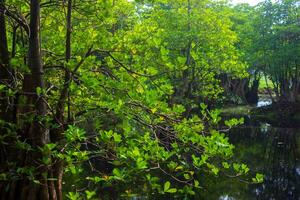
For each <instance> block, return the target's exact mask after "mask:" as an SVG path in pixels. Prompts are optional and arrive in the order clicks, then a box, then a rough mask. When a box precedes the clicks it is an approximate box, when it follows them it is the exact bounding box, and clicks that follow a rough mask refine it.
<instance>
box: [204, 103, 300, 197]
mask: <svg viewBox="0 0 300 200" xmlns="http://www.w3.org/2000/svg"><path fill="white" fill-rule="evenodd" d="M269 104H270V101H268V100H265V99H264V100H263V101H260V102H259V103H258V104H257V107H261V106H265V105H269ZM245 121H246V122H245V124H244V126H243V127H239V128H235V129H232V130H231V131H230V133H228V136H229V139H230V142H231V143H232V144H234V145H235V150H234V159H235V160H238V161H239V162H242V163H245V164H247V165H248V167H249V168H250V174H252V177H253V176H254V174H255V173H256V172H257V173H262V174H264V182H263V183H262V184H249V183H247V181H249V179H250V180H251V178H250V177H249V178H248V179H245V177H235V178H228V177H226V176H224V177H218V178H215V179H214V178H213V179H212V180H205V181H204V182H206V181H207V184H206V186H207V190H206V191H205V192H204V193H203V194H202V195H201V196H202V197H203V199H207V200H210V199H211V200H252V199H253V200H255V199H256V200H300V128H282V127H281V128H279V127H272V126H271V125H270V124H267V123H263V122H257V121H256V122H253V121H255V120H251V117H249V116H248V119H247V120H245Z"/></svg>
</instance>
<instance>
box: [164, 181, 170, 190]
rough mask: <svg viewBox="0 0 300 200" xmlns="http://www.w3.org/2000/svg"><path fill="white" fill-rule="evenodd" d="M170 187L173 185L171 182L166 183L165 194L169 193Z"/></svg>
mask: <svg viewBox="0 0 300 200" xmlns="http://www.w3.org/2000/svg"><path fill="white" fill-rule="evenodd" d="M170 186H171V183H170V182H169V181H167V182H165V184H164V192H167V191H168V189H169V188H170Z"/></svg>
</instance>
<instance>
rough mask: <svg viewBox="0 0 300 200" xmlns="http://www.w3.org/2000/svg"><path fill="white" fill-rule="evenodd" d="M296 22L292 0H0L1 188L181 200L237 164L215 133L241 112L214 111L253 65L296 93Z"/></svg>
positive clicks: (247, 95) (247, 84) (33, 195)
mask: <svg viewBox="0 0 300 200" xmlns="http://www.w3.org/2000/svg"><path fill="white" fill-rule="evenodd" d="M269 11H270V12H272V13H271V14H268V12H269ZM281 11H282V12H281ZM273 12H274V13H273ZM270 15H271V16H272V17H270ZM273 16H274V17H273ZM266 19H268V20H269V21H268V20H266ZM298 19H299V4H297V2H296V1H283V2H279V3H276V4H272V3H271V2H269V1H266V2H265V3H262V4H260V5H259V6H257V7H250V6H248V5H239V6H236V7H232V6H230V5H229V4H227V3H226V2H223V1H220V2H218V1H213V0H204V1H199V0H151V1H150V0H149V1H148V0H139V1H138V0H136V1H127V0H118V1H117V0H93V1H90V0H89V1H87V0H83V1H76V0H30V1H23V0H10V1H7V0H0V197H1V198H3V199H8V200H9V199H63V198H66V199H98V198H103V199H109V198H113V199H118V198H129V197H138V196H144V197H153V198H157V199H158V198H168V197H173V198H178V199H183V198H186V199H189V198H193V196H195V195H196V194H197V193H201V191H202V190H203V185H204V184H203V183H202V182H201V179H202V177H203V176H207V177H218V176H219V175H220V174H221V173H223V172H225V171H226V173H230V174H231V176H244V175H245V174H248V173H249V171H250V169H249V168H248V167H247V165H246V164H243V163H237V162H235V161H234V160H232V159H230V158H231V157H232V155H233V149H234V146H233V145H232V144H230V143H229V141H228V138H227V137H226V135H225V133H224V130H225V131H227V130H228V129H230V128H232V127H234V126H237V125H240V124H242V123H243V119H229V120H227V121H225V122H223V121H224V120H223V121H222V119H221V117H220V113H221V111H220V110H217V109H214V108H215V107H216V106H219V105H222V104H223V103H225V102H227V101H228V99H229V98H228V96H227V95H226V93H232V94H233V96H234V97H236V96H237V97H238V98H239V99H241V100H242V101H244V100H245V101H246V102H253V101H254V100H253V99H255V95H256V96H257V89H258V87H259V83H258V80H259V79H261V77H260V76H261V75H262V74H263V75H264V76H266V77H267V79H269V80H271V81H272V85H273V86H271V87H270V88H274V92H275V93H276V94H278V98H281V97H285V96H286V94H287V92H289V94H291V95H292V96H291V95H289V96H288V97H289V98H288V100H289V101H293V102H295V101H296V98H295V95H296V96H297V94H298V93H297V92H298V91H299V84H298V78H299V71H298V63H297V62H296V61H297V57H298V56H299V34H300V30H299V26H297V23H299V20H298ZM297 20H298V21H297ZM265 37H267V39H266V38H265ZM278 38H279V39H278ZM274 41H276V42H277V43H276V45H277V46H275V47H274V46H272V45H273V43H274ZM274 48H275V49H274ZM275 58H276V59H275ZM271 61H272V62H271ZM287 61H288V62H287ZM291 63H292V64H291ZM279 64H280V65H279ZM277 67H278V68H277ZM289 83H292V84H291V85H289ZM290 92H292V93H290ZM253 96H254V98H253ZM250 100H251V101H250ZM248 181H250V182H251V181H252V182H254V183H258V182H261V181H263V176H262V175H260V174H257V175H256V176H255V175H254V177H253V178H252V177H251V178H250V180H248ZM63 183H65V184H63ZM72 185H73V186H74V187H72ZM99 196H100V197H99Z"/></svg>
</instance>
